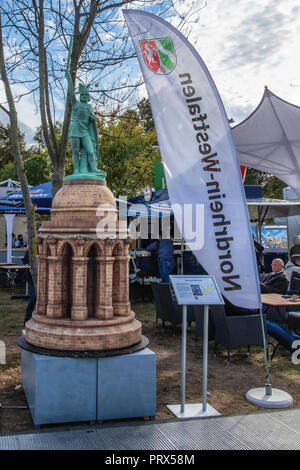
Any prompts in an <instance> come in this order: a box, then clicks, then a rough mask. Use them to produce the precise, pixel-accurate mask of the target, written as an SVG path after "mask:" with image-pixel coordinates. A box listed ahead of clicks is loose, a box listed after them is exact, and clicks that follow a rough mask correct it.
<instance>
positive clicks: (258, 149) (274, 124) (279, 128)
mask: <svg viewBox="0 0 300 470" xmlns="http://www.w3.org/2000/svg"><path fill="white" fill-rule="evenodd" d="M232 135H233V139H234V142H235V145H236V149H237V152H238V155H239V160H240V163H241V165H245V166H247V167H250V168H255V169H257V170H262V171H266V172H268V173H271V174H272V175H274V176H277V178H279V179H281V180H282V181H284V182H285V183H286V184H287V185H288V186H290V187H291V188H292V189H293V190H294V191H295V193H296V194H297V196H298V198H299V199H300V107H299V106H295V105H293V104H291V103H288V102H287V101H284V100H283V99H281V98H279V97H278V96H276V95H274V93H272V92H271V91H270V90H268V88H267V87H266V88H265V92H264V95H263V97H262V100H261V102H260V104H259V105H258V107H257V108H256V109H255V110H254V111H253V113H252V114H250V116H249V117H248V118H247V119H245V120H244V121H243V122H241V123H240V124H238V125H237V126H235V127H234V128H233V129H232Z"/></svg>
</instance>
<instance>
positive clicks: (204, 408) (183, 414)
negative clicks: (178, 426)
mask: <svg viewBox="0 0 300 470" xmlns="http://www.w3.org/2000/svg"><path fill="white" fill-rule="evenodd" d="M186 329H187V306H186V305H183V306H182V350H181V404H180V405H167V408H168V409H169V410H170V411H171V413H173V415H175V416H176V417H177V418H208V417H209V416H219V415H220V413H219V412H218V411H217V410H215V409H214V408H213V407H212V406H211V405H209V404H208V403H207V358H208V305H204V331H203V383H202V388H203V403H192V404H188V405H186V404H185V376H186Z"/></svg>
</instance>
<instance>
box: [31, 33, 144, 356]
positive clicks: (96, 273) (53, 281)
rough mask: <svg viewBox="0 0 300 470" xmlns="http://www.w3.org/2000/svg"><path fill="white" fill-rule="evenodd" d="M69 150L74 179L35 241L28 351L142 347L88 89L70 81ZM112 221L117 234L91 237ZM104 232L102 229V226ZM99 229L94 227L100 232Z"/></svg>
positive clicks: (124, 239)
mask: <svg viewBox="0 0 300 470" xmlns="http://www.w3.org/2000/svg"><path fill="white" fill-rule="evenodd" d="M71 51H72V42H71V44H70V49H69V56H68V61H67V69H66V78H67V81H68V91H69V96H70V99H71V103H72V124H71V127H70V133H69V137H70V143H71V147H72V153H73V162H74V174H73V175H70V176H68V177H66V178H65V180H64V185H63V187H62V188H61V189H60V190H59V191H58V192H57V194H56V195H55V197H54V199H53V203H52V211H51V220H50V221H47V222H44V223H43V224H42V228H41V229H40V234H39V236H38V240H37V242H38V285H37V305H36V311H35V312H34V313H33V315H32V319H31V320H30V321H28V322H27V323H26V333H25V339H26V341H27V343H29V344H31V345H34V346H37V347H40V348H46V349H51V350H63V351H68V350H69V351H89V350H94V351H95V350H111V349H119V348H126V347H129V346H131V345H134V344H137V343H139V342H140V341H141V338H142V333H141V324H140V322H139V321H137V320H136V319H135V314H134V313H133V312H132V311H131V310H130V302H129V259H130V258H129V255H128V248H129V245H130V238H129V237H128V236H127V228H126V229H121V228H119V226H118V222H117V207H116V203H115V199H114V196H113V194H112V192H111V191H110V190H109V189H108V188H107V186H106V182H105V177H106V173H105V172H104V171H102V170H99V169H98V168H97V163H98V131H97V123H96V116H95V114H94V112H93V110H92V108H91V106H90V104H89V99H90V96H89V87H85V86H82V85H79V93H80V101H78V100H77V99H76V97H75V91H74V87H73V84H72V80H71V75H70V56H71ZM108 217H110V220H111V218H114V220H115V224H114V225H115V227H116V228H117V230H116V232H117V233H111V232H110V230H109V228H107V227H106V228H102V229H99V228H98V229H96V228H97V225H98V224H99V222H101V220H103V218H108ZM103 226H104V224H103ZM98 227H99V225H98Z"/></svg>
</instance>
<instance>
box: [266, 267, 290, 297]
mask: <svg viewBox="0 0 300 470" xmlns="http://www.w3.org/2000/svg"><path fill="white" fill-rule="evenodd" d="M288 285H289V280H288V277H287V275H286V273H285V272H284V262H283V261H282V259H281V258H276V259H273V261H272V272H271V273H269V274H267V275H266V277H265V278H264V280H263V282H261V283H260V290H261V293H262V294H271V293H276V294H286V291H287V288H288Z"/></svg>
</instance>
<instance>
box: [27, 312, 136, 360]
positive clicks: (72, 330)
mask: <svg viewBox="0 0 300 470" xmlns="http://www.w3.org/2000/svg"><path fill="white" fill-rule="evenodd" d="M131 313H133V312H131ZM133 315H134V314H133ZM35 318H36V317H35ZM141 336H142V325H141V323H140V322H139V321H138V320H136V319H135V318H133V317H132V315H130V316H129V317H128V321H127V322H124V318H122V323H121V322H120V323H117V324H115V325H110V324H108V325H105V324H103V323H102V325H101V326H83V327H78V326H76V327H74V326H66V325H63V324H62V325H59V321H58V320H57V321H56V324H55V325H52V324H48V323H41V322H39V321H37V320H36V319H34V318H32V319H30V320H29V321H28V322H26V326H25V339H26V341H27V343H29V344H32V345H33V346H37V347H40V348H43V349H52V350H59V351H89V350H90V351H102V350H103V351H104V350H112V349H121V348H127V347H130V346H132V345H133V344H137V343H139V342H140V341H141Z"/></svg>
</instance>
